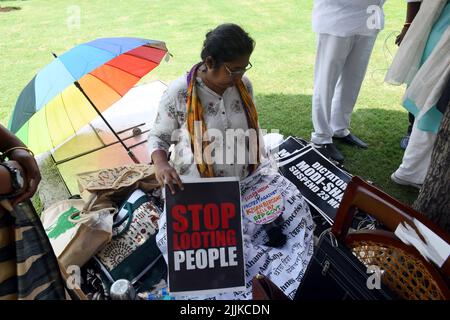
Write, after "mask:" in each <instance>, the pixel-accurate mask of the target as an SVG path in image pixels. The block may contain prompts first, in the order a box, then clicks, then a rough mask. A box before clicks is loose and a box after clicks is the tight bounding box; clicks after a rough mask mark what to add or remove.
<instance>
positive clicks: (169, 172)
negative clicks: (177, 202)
mask: <svg viewBox="0 0 450 320" xmlns="http://www.w3.org/2000/svg"><path fill="white" fill-rule="evenodd" d="M155 175H156V180H158V182H159V184H160V185H161V186H164V184H167V185H168V186H169V189H170V191H171V192H172V194H175V185H178V187H179V188H180V189H181V190H184V188H183V184H182V183H181V179H180V177H179V176H178V173H177V171H176V170H175V169H174V168H173V167H172V166H171V165H170V164H169V163H168V162H166V163H161V164H156V165H155Z"/></svg>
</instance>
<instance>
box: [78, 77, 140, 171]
mask: <svg viewBox="0 0 450 320" xmlns="http://www.w3.org/2000/svg"><path fill="white" fill-rule="evenodd" d="M75 86H76V87H77V88H78V90H80V91H81V93H82V94H83V95H84V97H85V98H86V99H87V100H88V101H89V103H90V104H91V106H92V108H94V110H95V111H96V112H97V114H98V115H99V117H100V118H102V120H103V121H104V122H105V124H106V125H107V126H108V128H109V130H111V132H112V133H113V134H114V136H115V137H116V138H117V140H119V142H120V143H121V144H122V146H123V147H124V148H125V150H127V153H128V156H129V157H130V158H131V160H133V162H134V163H139V160H138V158H136V156H135V155H134V153H133V151H131V150H130V148H128V147H127V146H126V145H125V143H124V142H123V141H122V139H120V137H119V135H118V134H117V133H116V132H115V131H114V129H113V128H112V127H111V125H110V124H109V123H108V121H106V119H105V117H103V115H102V113H101V112H100V111H99V110H98V109H97V107H96V106H95V105H94V103H93V102H92V100H91V99H90V98H89V96H88V95H87V94H86V92H84V90H83V88H82V87H81V85H80V83H79V82H78V81H75Z"/></svg>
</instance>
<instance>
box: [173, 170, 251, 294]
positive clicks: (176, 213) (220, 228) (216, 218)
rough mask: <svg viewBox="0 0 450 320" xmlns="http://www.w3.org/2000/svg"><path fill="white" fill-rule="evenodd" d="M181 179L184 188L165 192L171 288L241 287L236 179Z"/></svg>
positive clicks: (191, 290) (192, 290)
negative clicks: (173, 192)
mask: <svg viewBox="0 0 450 320" xmlns="http://www.w3.org/2000/svg"><path fill="white" fill-rule="evenodd" d="M183 185H184V190H183V191H179V192H177V193H176V194H175V195H172V194H171V193H170V192H166V194H165V198H166V215H167V243H168V266H169V271H168V272H169V288H170V293H171V294H175V295H176V294H179V295H185V294H189V293H190V294H192V293H202V294H203V293H211V292H223V291H238V290H243V289H245V269H244V255H243V244H242V226H241V202H240V189H239V181H238V179H237V178H207V179H191V180H187V181H186V180H185V181H183Z"/></svg>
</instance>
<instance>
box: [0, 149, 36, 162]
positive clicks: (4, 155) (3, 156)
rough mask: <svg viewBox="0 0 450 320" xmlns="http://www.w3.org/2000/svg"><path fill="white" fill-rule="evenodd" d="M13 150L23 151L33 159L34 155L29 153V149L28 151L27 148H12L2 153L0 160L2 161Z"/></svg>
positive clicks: (31, 152)
mask: <svg viewBox="0 0 450 320" xmlns="http://www.w3.org/2000/svg"><path fill="white" fill-rule="evenodd" d="M14 150H25V151H27V152H28V153H29V154H30V155H31V156H32V157H33V158H34V153H33V151H31V150H30V149H28V148H27V147H13V148H9V149H8V150H6V151H4V152H2V155H1V159H2V160H4V159H5V157H6V155H7V154H8V153H10V152H13V151H14Z"/></svg>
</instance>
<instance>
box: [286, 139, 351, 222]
mask: <svg viewBox="0 0 450 320" xmlns="http://www.w3.org/2000/svg"><path fill="white" fill-rule="evenodd" d="M278 167H279V170H280V173H281V174H282V175H284V176H285V177H286V178H287V179H289V180H290V181H291V182H292V183H294V184H295V185H296V186H297V188H298V189H299V190H300V192H301V193H302V195H303V196H304V198H305V199H306V201H307V202H308V203H309V204H310V205H311V206H313V207H314V208H315V209H316V210H317V211H318V212H319V213H320V214H321V215H322V216H323V217H324V218H325V219H326V220H327V221H328V223H330V224H333V221H334V219H335V217H336V213H337V209H338V208H339V205H340V203H341V200H342V196H343V195H344V192H345V189H346V188H347V184H348V182H349V181H350V180H351V176H350V175H349V174H348V173H347V172H345V171H343V170H341V169H340V168H338V167H337V166H335V165H334V164H333V163H332V162H331V161H330V160H328V159H327V158H325V157H324V156H323V155H322V154H321V153H320V152H318V151H317V150H316V149H315V148H313V147H310V146H309V147H305V148H304V149H303V150H301V151H300V152H297V153H296V154H295V155H293V156H290V157H287V158H284V159H281V161H279V163H278Z"/></svg>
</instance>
